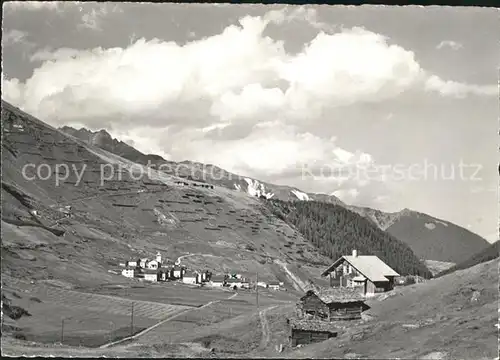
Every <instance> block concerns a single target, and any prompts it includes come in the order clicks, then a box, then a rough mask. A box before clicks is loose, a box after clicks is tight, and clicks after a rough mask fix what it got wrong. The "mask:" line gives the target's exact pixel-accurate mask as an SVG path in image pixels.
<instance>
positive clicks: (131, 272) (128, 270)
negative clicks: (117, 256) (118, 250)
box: [122, 267, 135, 278]
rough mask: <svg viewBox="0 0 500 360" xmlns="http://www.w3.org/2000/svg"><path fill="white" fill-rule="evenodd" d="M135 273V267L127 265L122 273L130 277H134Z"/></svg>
mask: <svg viewBox="0 0 500 360" xmlns="http://www.w3.org/2000/svg"><path fill="white" fill-rule="evenodd" d="M134 274H135V269H134V268H131V267H127V268H125V269H123V270H122V275H123V276H125V277H128V278H133V277H134Z"/></svg>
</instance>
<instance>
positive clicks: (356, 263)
mask: <svg viewBox="0 0 500 360" xmlns="http://www.w3.org/2000/svg"><path fill="white" fill-rule="evenodd" d="M342 261H347V262H348V263H349V264H351V265H352V266H353V267H354V268H355V269H356V270H358V271H359V272H360V273H361V274H362V275H363V276H365V277H367V278H368V279H369V280H370V281H372V282H378V281H389V279H387V278H386V276H399V274H398V273H397V272H395V271H394V270H393V269H392V268H391V267H390V266H389V265H387V264H386V263H385V262H383V261H382V260H380V259H379V257H378V256H375V255H357V256H347V255H344V256H342V257H340V258H339V259H338V260H337V261H335V262H334V263H333V264H332V265H331V266H330V267H329V268H328V269H326V270H325V271H324V272H323V274H321V275H322V276H326V275H328V274H329V273H330V272H332V271H333V269H335V268H336V267H337V266H338V265H339V264H340V263H341V262H342Z"/></svg>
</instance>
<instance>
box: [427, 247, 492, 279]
mask: <svg viewBox="0 0 500 360" xmlns="http://www.w3.org/2000/svg"><path fill="white" fill-rule="evenodd" d="M499 253H500V241H496V242H494V243H493V244H491V245H490V246H489V247H487V248H486V249H484V250H482V251H480V252H478V253H477V254H474V255H473V256H471V257H470V258H469V259H467V260H465V261H463V262H461V263H459V264H456V265H454V266H452V267H450V268H448V269H446V270H444V271H442V272H440V273H439V274H437V275H436V277H440V276H443V275H447V274H451V273H453V272H455V271H457V270H464V269H468V268H470V267H472V266H475V265H477V264H481V263H484V262H486V261H490V260H493V259H498V256H499Z"/></svg>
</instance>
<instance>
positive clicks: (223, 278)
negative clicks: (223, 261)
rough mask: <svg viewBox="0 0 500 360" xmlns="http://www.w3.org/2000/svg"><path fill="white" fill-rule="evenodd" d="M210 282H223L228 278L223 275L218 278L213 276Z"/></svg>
mask: <svg viewBox="0 0 500 360" xmlns="http://www.w3.org/2000/svg"><path fill="white" fill-rule="evenodd" d="M210 280H211V281H213V282H223V281H225V280H226V278H225V277H224V276H223V275H216V276H212V278H211V279H210Z"/></svg>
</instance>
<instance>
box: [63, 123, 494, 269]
mask: <svg viewBox="0 0 500 360" xmlns="http://www.w3.org/2000/svg"><path fill="white" fill-rule="evenodd" d="M61 130H62V131H64V132H66V133H69V134H71V135H73V136H75V137H77V138H79V139H82V140H84V141H86V142H88V143H90V144H94V145H96V146H99V147H101V148H103V149H105V150H107V151H110V152H112V153H115V154H118V155H120V156H123V157H124V158H126V159H129V160H132V161H136V162H139V163H142V164H147V163H148V162H149V163H151V164H154V165H153V166H155V167H156V168H157V169H162V170H163V171H164V172H166V173H168V174H173V175H177V176H181V177H183V178H187V179H194V180H197V181H204V182H207V183H210V184H214V185H217V186H222V187H226V188H227V189H232V190H238V191H241V192H244V193H246V194H248V195H250V196H253V197H262V198H265V199H277V200H285V201H294V200H303V201H309V200H313V201H321V202H326V203H332V204H337V205H341V206H344V207H346V208H347V209H349V210H351V211H354V212H356V213H358V214H360V215H362V216H363V217H365V218H367V219H369V220H370V221H372V222H373V223H374V224H375V225H377V226H378V227H379V228H380V229H382V230H385V231H387V232H389V233H390V234H391V235H393V236H395V237H396V238H397V239H399V240H401V241H403V242H405V243H406V244H408V245H409V246H410V248H411V249H412V250H413V251H414V252H415V254H416V255H417V256H418V257H420V258H421V259H425V260H433V261H440V262H449V263H457V262H461V261H464V260H465V259H467V258H468V257H470V256H471V254H474V253H476V252H478V251H481V250H483V249H485V248H486V247H487V246H489V243H488V242H487V241H486V240H485V239H483V238H482V237H480V236H479V235H477V234H474V233H472V232H470V231H468V230H466V229H464V228H462V227H460V226H457V225H455V224H453V223H450V222H448V221H444V220H441V219H438V218H435V217H432V216H429V215H427V214H423V213H419V212H416V211H412V210H410V209H404V210H402V211H399V212H395V213H387V212H383V211H380V210H377V209H371V208H367V207H357V206H350V205H346V204H344V203H343V202H342V201H340V200H339V199H338V198H336V197H335V196H332V195H327V194H315V193H306V192H303V191H301V190H299V189H297V188H293V187H290V186H283V185H276V184H270V183H266V182H262V181H259V180H257V179H253V178H249V177H244V176H240V175H237V174H233V173H230V172H228V171H226V170H224V169H221V168H220V167H217V166H215V165H211V164H201V163H198V162H192V161H183V162H180V163H175V162H172V161H167V160H165V159H163V158H161V157H159V156H156V155H146V154H143V153H141V152H139V151H138V150H136V149H134V148H133V147H131V146H129V145H127V144H125V143H123V142H121V141H118V140H116V139H112V137H111V136H110V135H109V134H108V133H107V132H105V131H104V130H101V131H98V132H90V131H88V130H86V129H80V130H76V129H73V128H71V127H63V128H61Z"/></svg>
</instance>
